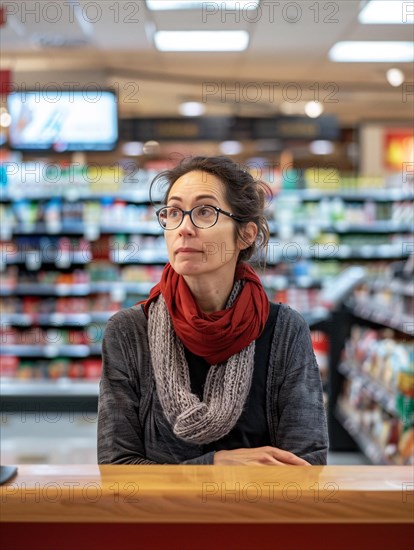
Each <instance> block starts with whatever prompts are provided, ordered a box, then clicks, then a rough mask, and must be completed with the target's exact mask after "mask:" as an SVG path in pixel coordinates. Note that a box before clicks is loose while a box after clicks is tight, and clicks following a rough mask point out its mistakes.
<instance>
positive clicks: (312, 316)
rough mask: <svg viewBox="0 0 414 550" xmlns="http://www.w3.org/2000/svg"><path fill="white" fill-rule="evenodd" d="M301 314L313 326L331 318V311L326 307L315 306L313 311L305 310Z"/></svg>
mask: <svg viewBox="0 0 414 550" xmlns="http://www.w3.org/2000/svg"><path fill="white" fill-rule="evenodd" d="M301 315H302V317H303V318H304V319H305V321H306V322H307V323H308V325H309V326H310V327H312V326H313V325H317V324H319V323H323V322H324V321H327V320H328V319H329V316H330V312H329V310H328V309H325V308H315V309H314V310H312V311H303V312H301Z"/></svg>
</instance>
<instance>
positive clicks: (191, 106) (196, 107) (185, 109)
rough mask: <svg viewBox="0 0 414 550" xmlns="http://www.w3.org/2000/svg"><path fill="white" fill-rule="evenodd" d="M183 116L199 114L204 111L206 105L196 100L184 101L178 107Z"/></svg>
mask: <svg viewBox="0 0 414 550" xmlns="http://www.w3.org/2000/svg"><path fill="white" fill-rule="evenodd" d="M178 110H179V111H180V114H181V115H183V116H201V115H203V114H204V113H205V110H206V107H205V105H203V104H202V103H199V102H198V101H186V102H185V103H181V105H180V106H179V107H178Z"/></svg>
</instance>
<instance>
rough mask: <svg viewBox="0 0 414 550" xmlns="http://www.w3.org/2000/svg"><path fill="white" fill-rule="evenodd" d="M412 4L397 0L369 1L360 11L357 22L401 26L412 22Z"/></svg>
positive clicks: (413, 9)
mask: <svg viewBox="0 0 414 550" xmlns="http://www.w3.org/2000/svg"><path fill="white" fill-rule="evenodd" d="M413 16H414V4H413V3H412V2H407V1H405V2H400V1H398V0H391V1H389V0H371V1H370V2H368V4H366V6H364V7H363V9H362V10H361V11H360V13H359V16H358V20H359V22H360V23H363V24H366V25H403V24H407V23H412V22H413Z"/></svg>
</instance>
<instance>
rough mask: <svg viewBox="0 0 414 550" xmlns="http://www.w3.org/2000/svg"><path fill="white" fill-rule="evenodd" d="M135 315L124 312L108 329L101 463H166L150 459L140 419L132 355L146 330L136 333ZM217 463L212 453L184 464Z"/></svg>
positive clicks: (100, 417)
mask: <svg viewBox="0 0 414 550" xmlns="http://www.w3.org/2000/svg"><path fill="white" fill-rule="evenodd" d="M133 314H134V313H133V312H132V310H122V311H120V312H119V313H117V314H116V315H114V316H113V317H111V319H110V320H109V321H108V323H107V325H106V329H105V335H104V338H103V343H102V363H103V364H102V378H101V382H100V386H99V405H98V463H99V464H165V463H166V462H164V461H163V462H155V461H153V460H148V459H147V458H146V456H145V448H144V443H143V430H142V426H141V423H140V417H139V405H140V399H141V395H140V389H139V378H138V365H137V364H136V362H137V358H136V356H134V354H132V353H131V350H136V349H137V346H140V345H141V346H142V341H141V339H142V338H143V336H144V334H145V330H143V331H142V333H141V331H140V333H138V335H137V332H136V329H135V330H134V323H136V322H137V321H136V319H135V318H134V317H133ZM148 353H149V351H148ZM144 355H145V354H144ZM143 360H145V359H143ZM172 462H173V457H172ZM213 462H214V452H209V453H206V454H204V455H201V456H199V457H196V458H192V459H189V460H186V461H184V462H182V464H213Z"/></svg>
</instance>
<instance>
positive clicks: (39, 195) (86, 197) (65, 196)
mask: <svg viewBox="0 0 414 550" xmlns="http://www.w3.org/2000/svg"><path fill="white" fill-rule="evenodd" d="M68 183H69V182H68ZM137 183H138V182H137ZM141 184H142V182H141V183H140V185H141ZM112 187H113V186H112ZM53 198H56V199H62V200H65V201H68V202H75V201H94V200H95V201H100V200H102V199H108V198H111V199H114V200H115V199H116V200H121V201H124V202H129V203H133V204H151V201H150V200H149V186H148V188H147V189H145V190H143V189H141V190H140V191H125V190H124V191H123V190H119V191H118V190H114V189H113V188H112V189H111V190H108V192H106V193H102V192H101V193H91V192H90V191H89V190H86V189H82V188H77V187H76V182H74V183H72V182H70V187H68V188H67V189H62V188H59V187H56V186H54V188H53V189H50V190H48V192H47V193H46V192H44V191H43V192H41V191H33V192H27V190H26V191H25V192H24V193H23V192H21V191H20V190H19V189H18V188H15V189H14V190H13V188H12V192H11V193H10V192H8V193H7V192H2V193H0V202H14V201H16V200H22V199H26V200H32V201H47V200H50V199H53Z"/></svg>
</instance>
